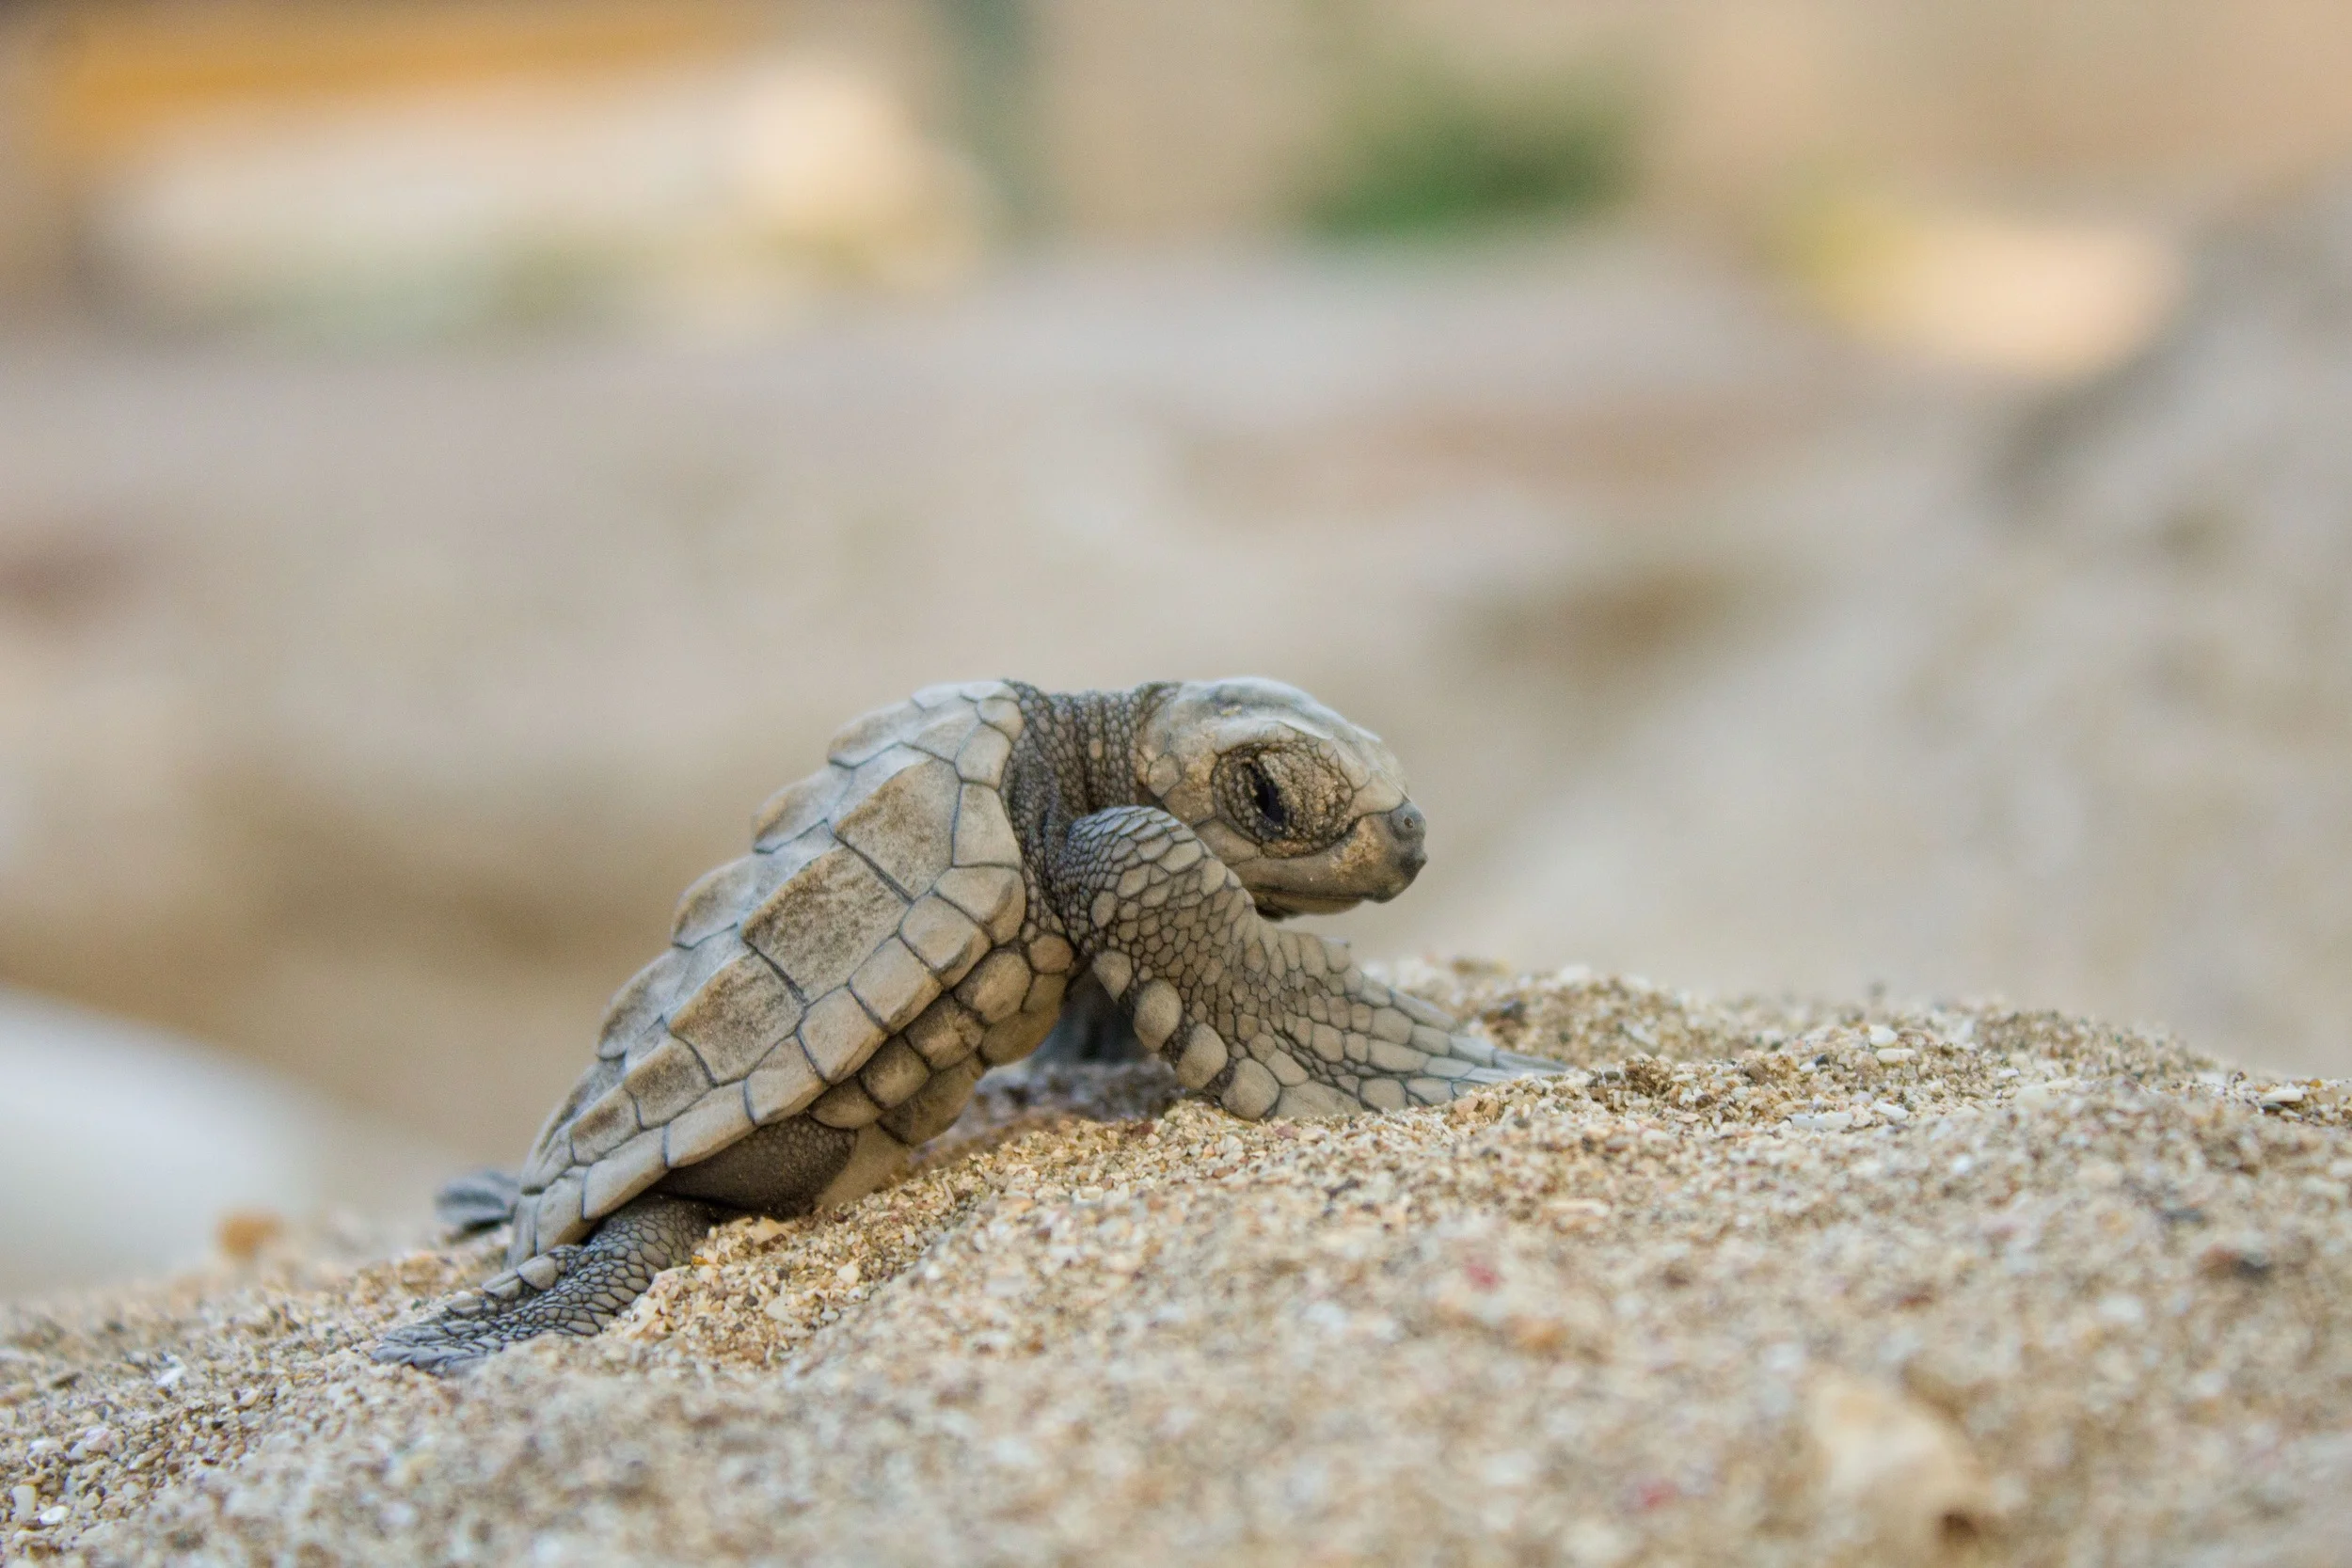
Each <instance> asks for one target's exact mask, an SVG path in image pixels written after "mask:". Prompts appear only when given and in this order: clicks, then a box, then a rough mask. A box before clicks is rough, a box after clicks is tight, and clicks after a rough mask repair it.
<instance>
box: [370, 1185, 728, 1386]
mask: <svg viewBox="0 0 2352 1568" xmlns="http://www.w3.org/2000/svg"><path fill="white" fill-rule="evenodd" d="M717 1218H718V1211H716V1210H715V1209H713V1208H711V1207H710V1206H709V1205H708V1204H705V1203H696V1202H693V1201H691V1199H688V1198H682V1197H671V1196H668V1195H666V1194H661V1193H648V1194H646V1195H645V1196H643V1197H638V1198H633V1199H631V1200H630V1201H629V1202H628V1203H626V1204H623V1205H622V1206H621V1208H620V1210H619V1212H616V1213H614V1214H612V1216H611V1217H609V1218H608V1219H606V1220H605V1222H604V1223H603V1224H602V1225H600V1226H598V1227H596V1236H595V1237H594V1238H593V1239H592V1240H590V1241H589V1243H587V1244H586V1245H585V1246H559V1247H555V1248H552V1249H550V1250H549V1251H547V1252H543V1253H541V1254H539V1255H538V1256H537V1257H536V1258H532V1259H529V1260H528V1261H526V1262H524V1263H523V1264H522V1265H521V1266H520V1267H518V1268H512V1269H508V1270H506V1271H505V1272H504V1273H502V1274H499V1275H493V1276H492V1277H490V1278H489V1279H486V1280H485V1281H483V1282H482V1284H481V1285H480V1286H479V1287H477V1288H476V1289H474V1290H472V1291H467V1292H465V1293H463V1294H461V1295H458V1296H456V1297H454V1298H453V1299H452V1300H450V1301H448V1302H446V1303H444V1304H443V1305H442V1307H441V1309H440V1311H438V1312H437V1313H435V1314H434V1315H433V1316H432V1317H430V1318H426V1319H424V1320H423V1321H421V1322H419V1323H408V1324H406V1325H405V1326H404V1327H400V1328H396V1329H393V1330H392V1331H391V1332H390V1333H389V1334H387V1335H385V1336H384V1338H383V1339H382V1340H381V1341H379V1342H378V1343H377V1345H376V1347H375V1349H374V1351H373V1353H372V1354H373V1357H374V1359H376V1360H378V1361H389V1362H395V1363H398V1364H400V1365H403V1366H408V1367H414V1368H416V1369H417V1370H420V1371H426V1372H444V1371H449V1370H453V1369H454V1368H458V1367H462V1366H464V1365H465V1364H466V1363H468V1362H469V1361H477V1360H479V1359H481V1358H482V1357H483V1356H485V1355H488V1354H491V1353H492V1352H494V1351H499V1350H503V1349H505V1348H506V1347H507V1346H508V1345H511V1344H514V1343H515V1342H516V1341H517V1340H521V1339H531V1338H537V1337H538V1336H539V1335H542V1334H574V1335H589V1334H595V1333H596V1332H597V1331H598V1330H600V1329H602V1328H603V1327H604V1325H605V1324H607V1323H611V1322H612V1320H613V1319H615V1318H617V1317H619V1316H620V1315H621V1314H622V1313H624V1312H626V1311H628V1308H629V1306H630V1304H631V1303H633V1302H635V1301H636V1299H637V1298H638V1297H639V1296H641V1295H643V1294H644V1291H645V1287H646V1286H648V1285H650V1284H652V1283H653V1276H654V1275H658V1274H660V1272H661V1271H662V1270H664V1269H668V1268H675V1267H676V1266H677V1265H678V1264H680V1263H683V1262H685V1261H686V1260H687V1259H689V1258H691V1257H692V1256H693V1253H694V1246H695V1243H698V1242H700V1241H701V1240H702V1239H703V1238H704V1237H705V1236H707V1235H708V1234H709V1232H710V1227H711V1224H712V1222H713V1221H714V1220H716V1219H717Z"/></svg>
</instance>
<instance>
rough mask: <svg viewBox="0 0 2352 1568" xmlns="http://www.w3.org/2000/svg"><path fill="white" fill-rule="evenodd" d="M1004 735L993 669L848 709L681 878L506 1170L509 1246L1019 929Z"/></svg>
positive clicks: (527, 1252) (811, 1079)
mask: <svg viewBox="0 0 2352 1568" xmlns="http://www.w3.org/2000/svg"><path fill="white" fill-rule="evenodd" d="M1021 727H1022V720H1021V709H1020V706H1019V705H1018V704H1017V703H1015V701H1014V700H1013V696H1012V692H1011V690H1010V689H1009V688H1008V687H1007V686H1006V685H1005V684H1004V683H1003V682H1001V681H977V682H972V683H969V684H966V685H961V686H938V687H930V688H927V689H924V690H922V691H918V692H916V693H915V694H914V697H913V698H911V699H909V700H908V701H906V702H903V703H899V704H897V705H893V706H890V707H885V708H881V709H878V710H876V711H875V712H872V713H869V714H866V716H865V717H863V718H861V719H858V720H856V721H853V722H852V723H850V725H849V726H848V727H846V728H845V729H843V730H842V731H841V732H840V733H839V734H837V735H835V736H834V737H833V742H832V745H831V746H830V748H829V749H828V752H827V756H826V765H825V768H823V770H822V771H820V772H818V773H816V774H814V775H812V776H810V777H808V778H806V779H803V780H802V781H801V782H800V783H798V784H792V785H790V786H789V787H787V788H786V789H784V790H782V791H780V792H779V793H778V794H777V795H775V796H774V797H773V798H772V799H771V800H769V801H768V803H767V804H766V805H765V806H764V807H762V808H761V810H760V812H759V815H758V816H757V817H756V818H755V821H754V825H753V847H752V852H751V853H750V854H748V855H745V856H743V857H742V858H741V859H740V860H735V861H730V862H728V863H726V864H724V865H722V866H720V867H719V868H718V869H716V870H714V871H712V872H710V873H708V874H707V876H705V877H703V878H702V879H701V880H699V881H697V882H696V883H694V885H693V886H692V887H691V888H689V889H687V890H686V894H685V895H684V896H683V897H682V898H680V899H679V901H678V909H677V919H676V923H675V927H674V929H673V932H672V937H671V946H670V948H669V950H668V951H667V952H665V953H663V954H662V955H661V956H660V958H656V959H654V961H653V962H651V963H649V964H647V965H646V966H645V967H644V969H643V970H641V971H639V972H638V974H637V975H636V977H635V978H634V979H632V980H630V981H629V983H628V985H626V986H624V987H622V988H621V990H620V992H619V994H618V995H616V996H615V997H614V998H613V1000H612V1010H611V1011H610V1012H609V1013H608V1014H607V1015H606V1017H605V1022H604V1030H603V1034H602V1036H601V1037H600V1038H599V1040H598V1043H597V1047H596V1061H595V1062H594V1063H593V1064H592V1065H591V1066H590V1067H589V1069H588V1070H587V1071H586V1072H584V1073H583V1074H581V1076H580V1082H579V1083H578V1084H577V1085H574V1086H573V1089H572V1092H571V1094H570V1095H569V1096H568V1097H567V1098H566V1099H565V1100H564V1103H563V1105H562V1106H561V1107H559V1108H558V1109H557V1111H556V1113H555V1115H554V1116H552V1117H549V1118H548V1124H547V1126H546V1127H545V1128H543V1129H542V1130H541V1132H540V1133H539V1136H538V1139H537V1141H536V1142H535V1143H534V1144H533V1145H532V1153H531V1158H530V1160H529V1161H528V1162H527V1163H526V1164H525V1165H524V1167H523V1173H522V1196H521V1200H520V1202H519V1203H518V1205H517V1207H516V1216H515V1237H514V1241H513V1243H512V1245H511V1248H510V1254H511V1256H513V1257H514V1258H515V1259H517V1260H519V1259H525V1258H529V1257H531V1256H532V1255H534V1254H536V1253H540V1252H544V1251H546V1250H547V1249H548V1248H549V1247H551V1246H557V1245H561V1244H562V1243H565V1242H571V1241H576V1240H578V1239H579V1238H580V1237H581V1236H583V1235H584V1234H586V1233H587V1232H588V1231H589V1230H590V1229H591V1228H593V1227H594V1226H595V1224H596V1221H597V1220H599V1219H601V1218H603V1217H604V1216H605V1215H607V1214H609V1213H611V1212H612V1211H613V1210H615V1209H617V1208H619V1207H620V1206H621V1205H622V1204H624V1203H626V1202H628V1200H629V1199H630V1198H632V1197H634V1196H637V1195H638V1194H639V1193H641V1192H643V1191H644V1190H645V1189H646V1188H647V1187H650V1186H652V1185H653V1184H654V1183H655V1182H656V1181H658V1180H660V1179H661V1177H662V1176H663V1175H664V1174H665V1173H667V1172H669V1171H671V1170H675V1169H676V1168H678V1167H680V1166H682V1165H691V1164H696V1163H698V1162H700V1161H703V1160H707V1159H708V1158H709V1157H710V1156H711V1155H713V1154H715V1153H717V1152H718V1151H719V1150H720V1149H722V1148H725V1147H726V1146H727V1145H729V1144H731V1143H733V1142H735V1141H736V1140H737V1139H738V1138H740V1137H742V1136H743V1135H744V1134H745V1133H747V1132H751V1130H752V1129H753V1128H755V1127H760V1126H765V1125H767V1124H768V1123H770V1122H774V1121H780V1120H783V1119H784V1118H786V1117H792V1116H797V1115H799V1114H800V1113H802V1112H803V1111H805V1110H806V1109H808V1107H809V1105H810V1104H811V1103H812V1102H813V1101H816V1100H817V1099H818V1096H820V1095H822V1094H824V1093H825V1091H826V1090H827V1089H829V1088H831V1087H833V1086H834V1085H838V1084H842V1083H844V1082H845V1081H847V1080H848V1079H849V1078H850V1076H851V1075H852V1074H855V1073H856V1072H858V1070H859V1069H861V1068H863V1067H865V1066H866V1062H867V1059H868V1058H870V1057H872V1056H873V1055H874V1053H875V1052H876V1051H877V1050H878V1049H879V1048H880V1047H881V1046H882V1042H883V1041H884V1040H886V1039H888V1038H890V1037H892V1036H893V1035H896V1034H898V1032H899V1031H901V1030H903V1029H905V1028H906V1027H907V1026H908V1025H909V1024H910V1023H913V1022H914V1021H915V1020H916V1019H917V1018H918V1017H920V1016H921V1015H923V1013H924V1011H925V1009H926V1008H928V1007H930V1006H931V1004H932V1002H933V1001H934V1000H935V999H936V998H938V997H939V996H940V995H941V993H942V992H943V991H945V990H946V989H947V988H949V987H952V986H954V985H955V984H956V983H957V982H958V981H960V980H961V979H962V978H963V977H964V976H965V974H967V973H969V972H970V971H971V970H972V969H973V968H974V966H975V965H977V964H978V963H979V961H980V959H981V958H983V957H984V956H985V955H986V954H987V953H988V952H989V951H990V949H991V948H992V947H993V946H995V945H997V944H999V943H1002V942H1009V941H1011V940H1012V939H1013V938H1014V937H1015V935H1016V934H1017V933H1018V932H1019V930H1020V927H1021V922H1022V916H1023V914H1024V909H1025V891H1024V887H1023V881H1022V874H1021V845H1020V841H1019V840H1018V839H1017V838H1016V837H1015V836H1014V834H1013V831H1012V823H1011V820H1010V818H1009V816H1007V815H1006V812H1005V806H1004V800H1003V798H1002V797H1001V795H1000V794H999V793H998V785H999V784H1000V783H1001V782H1002V780H1003V778H1004V771H1005V765H1006V762H1007V760H1008V758H1009V756H1010V754H1011V751H1012V742H1013V741H1014V740H1015V739H1016V738H1018V736H1020V734H1021ZM967 989H968V988H967Z"/></svg>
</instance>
